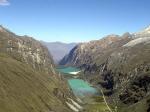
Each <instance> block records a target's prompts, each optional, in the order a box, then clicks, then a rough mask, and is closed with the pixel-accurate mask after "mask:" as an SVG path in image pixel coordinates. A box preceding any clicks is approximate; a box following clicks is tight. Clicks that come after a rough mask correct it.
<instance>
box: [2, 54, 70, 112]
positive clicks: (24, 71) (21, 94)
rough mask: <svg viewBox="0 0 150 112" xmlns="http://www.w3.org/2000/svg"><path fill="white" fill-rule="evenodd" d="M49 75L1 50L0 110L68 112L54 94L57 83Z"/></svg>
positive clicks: (9, 111) (11, 111) (13, 111)
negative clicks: (2, 52)
mask: <svg viewBox="0 0 150 112" xmlns="http://www.w3.org/2000/svg"><path fill="white" fill-rule="evenodd" d="M52 78H53V77H52V76H50V75H49V74H46V73H42V72H41V73H40V72H36V71H35V70H34V69H32V68H31V67H30V66H28V65H26V64H24V63H21V62H19V61H16V60H14V59H12V58H11V57H9V56H7V55H4V54H0V112H50V111H54V112H55V111H56V112H70V110H69V109H68V108H67V107H66V106H65V105H64V104H63V101H62V100H61V98H58V96H55V94H54V90H55V89H56V88H58V86H60V85H58V84H59V82H57V81H58V80H56V79H55V80H54V79H53V80H52ZM60 90H61V89H60Z"/></svg>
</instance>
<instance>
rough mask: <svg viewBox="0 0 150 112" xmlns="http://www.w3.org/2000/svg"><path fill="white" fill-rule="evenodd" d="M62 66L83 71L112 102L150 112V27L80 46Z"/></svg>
mask: <svg viewBox="0 0 150 112" xmlns="http://www.w3.org/2000/svg"><path fill="white" fill-rule="evenodd" d="M61 64H65V65H73V66H78V67H81V68H82V69H83V70H84V72H85V74H86V78H87V79H88V80H89V81H90V82H91V83H93V84H95V85H97V86H99V87H101V88H102V89H103V91H104V93H105V95H108V96H111V99H110V102H111V100H112V99H114V101H116V102H122V103H124V104H125V105H132V104H134V106H132V107H131V108H128V111H130V109H131V110H132V109H133V110H132V111H136V112H141V110H140V109H138V108H135V106H137V105H138V106H139V107H140V106H142V108H143V109H145V110H148V109H149V106H146V105H149V104H148V102H149V100H148V99H149V97H150V96H149V93H150V89H149V86H150V83H149V78H150V75H149V74H150V27H148V28H146V29H144V30H142V31H140V32H137V33H134V34H129V33H125V34H124V35H122V36H116V35H110V36H107V37H105V38H103V39H100V40H97V41H91V42H89V43H82V44H79V45H78V46H76V47H75V48H74V49H72V50H71V52H70V54H69V55H67V56H65V57H64V59H63V60H62V61H61ZM132 111H131V112H132ZM125 112H126V111H125ZM143 112H145V111H143Z"/></svg>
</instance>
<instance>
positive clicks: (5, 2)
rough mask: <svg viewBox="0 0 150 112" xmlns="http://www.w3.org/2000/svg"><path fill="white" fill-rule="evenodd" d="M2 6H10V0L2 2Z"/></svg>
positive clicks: (0, 1)
mask: <svg viewBox="0 0 150 112" xmlns="http://www.w3.org/2000/svg"><path fill="white" fill-rule="evenodd" d="M0 5H1V6H7V5H10V3H9V2H8V0H0Z"/></svg>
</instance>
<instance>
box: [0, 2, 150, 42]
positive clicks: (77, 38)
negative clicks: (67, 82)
mask: <svg viewBox="0 0 150 112" xmlns="http://www.w3.org/2000/svg"><path fill="white" fill-rule="evenodd" d="M149 4H150V1H149V0H142V1H137V0H132V1H130V0H38V1H37V0H30V1H29V0H27V1H23V0H22V1H21V0H0V13H1V15H0V18H1V20H0V24H2V25H3V26H4V27H6V28H8V29H10V30H11V31H12V32H15V33H16V34H18V35H29V36H32V37H34V38H36V39H37V40H42V41H45V42H63V43H72V42H76V43H78V42H88V41H90V40H98V39H100V38H102V37H104V36H106V35H109V34H117V35H122V34H123V33H125V32H130V33H133V32H136V31H139V30H141V29H143V28H145V27H146V26H148V25H149V24H150V19H149V17H150V15H149V14H148V13H149V10H150V7H149Z"/></svg>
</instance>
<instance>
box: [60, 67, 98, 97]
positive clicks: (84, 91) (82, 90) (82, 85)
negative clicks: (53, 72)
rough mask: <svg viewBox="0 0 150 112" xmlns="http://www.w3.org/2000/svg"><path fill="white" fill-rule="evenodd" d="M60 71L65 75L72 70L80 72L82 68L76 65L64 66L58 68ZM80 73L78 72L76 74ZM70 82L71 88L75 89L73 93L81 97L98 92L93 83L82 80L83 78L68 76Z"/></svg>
mask: <svg viewBox="0 0 150 112" xmlns="http://www.w3.org/2000/svg"><path fill="white" fill-rule="evenodd" d="M57 70H58V71H59V72H61V73H62V74H63V75H64V76H65V75H66V74H69V75H72V76H73V74H70V73H71V72H78V71H80V69H78V68H75V67H63V68H57ZM76 75H78V74H76ZM67 80H68V84H69V85H70V88H71V89H72V90H73V93H74V94H75V95H76V96H79V97H85V96H91V95H95V94H97V90H96V89H95V88H94V87H91V85H90V84H89V83H88V82H86V81H84V80H82V79H77V78H73V77H72V78H68V79H67Z"/></svg>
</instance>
